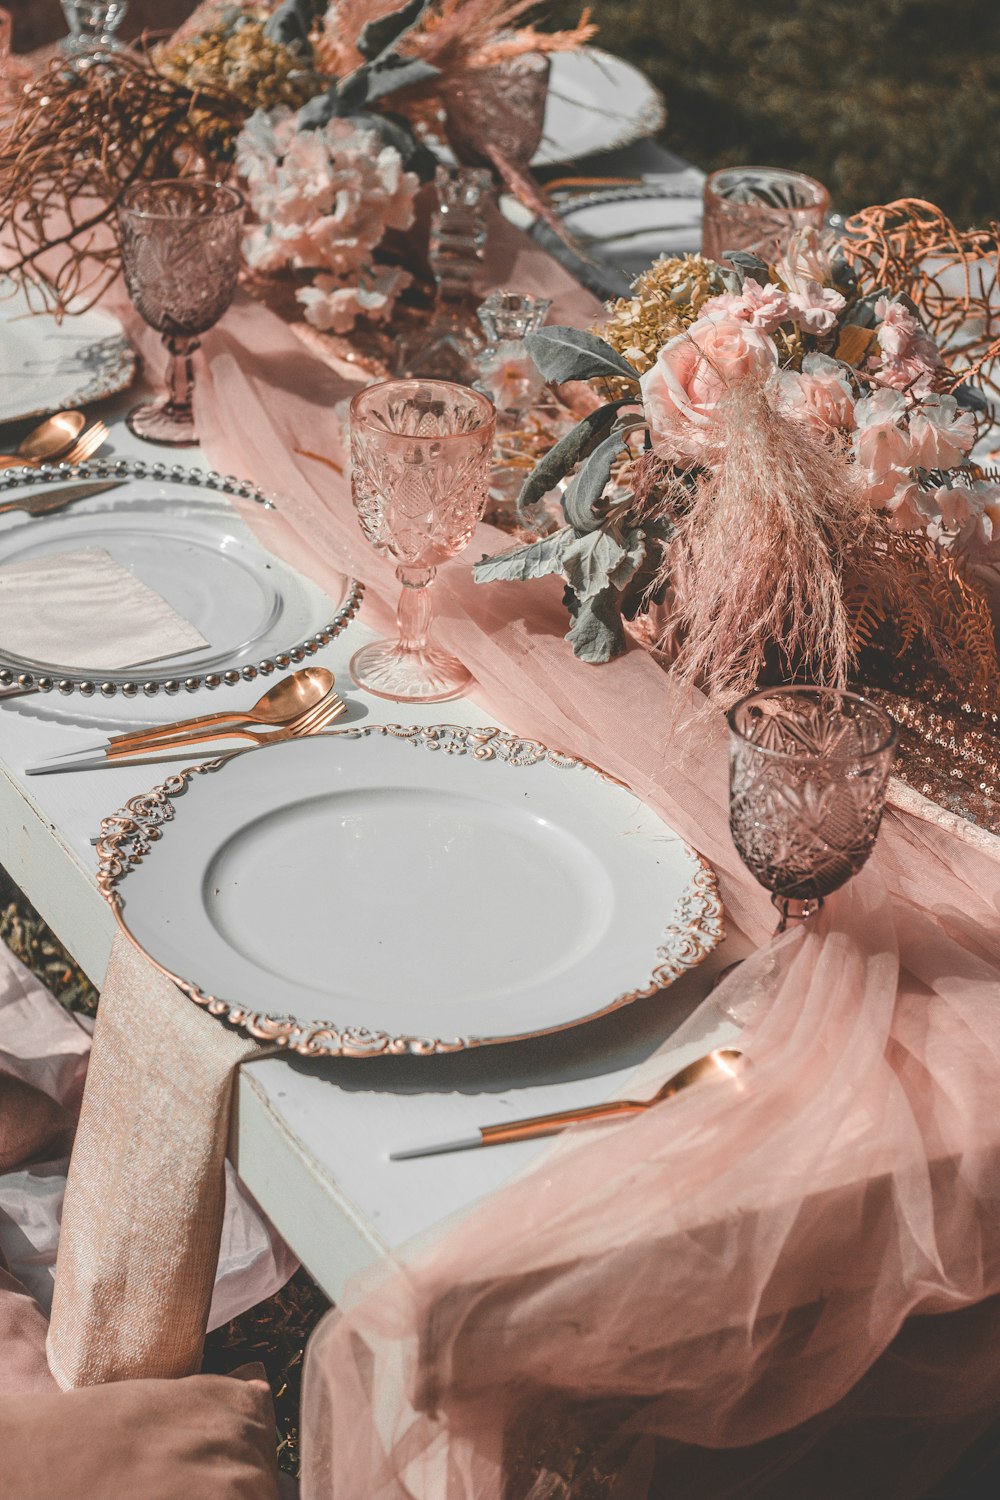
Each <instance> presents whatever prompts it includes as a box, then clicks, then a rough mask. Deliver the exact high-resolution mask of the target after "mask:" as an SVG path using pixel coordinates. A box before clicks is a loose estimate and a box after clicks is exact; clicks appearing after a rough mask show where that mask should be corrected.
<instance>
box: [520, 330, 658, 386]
mask: <svg viewBox="0 0 1000 1500" xmlns="http://www.w3.org/2000/svg"><path fill="white" fill-rule="evenodd" d="M524 342H525V346H526V348H527V350H528V353H529V354H530V355H531V357H532V359H533V360H534V361H535V364H536V365H537V366H538V368H539V370H540V371H541V372H542V374H543V375H544V376H545V379H546V380H552V381H555V383H556V384H557V385H561V384H562V383H563V381H566V380H593V379H595V378H596V377H597V376H600V375H604V376H608V375H613V376H615V377H616V378H617V379H619V380H622V379H624V380H631V381H633V382H635V383H636V384H638V381H639V372H638V370H635V369H633V367H632V366H631V365H630V364H629V362H628V360H627V359H623V358H622V356H621V355H620V354H618V353H617V352H616V351H615V350H614V349H612V347H611V345H610V344H606V343H605V342H604V340H603V339H599V338H598V337H597V335H596V334H595V333H587V332H586V331H585V330H584V329H583V328H566V327H562V326H560V325H559V324H557V323H554V324H553V325H552V326H551V327H550V328H539V329H538V331H537V332H536V333H529V334H527V335H526V336H525V340H524Z"/></svg>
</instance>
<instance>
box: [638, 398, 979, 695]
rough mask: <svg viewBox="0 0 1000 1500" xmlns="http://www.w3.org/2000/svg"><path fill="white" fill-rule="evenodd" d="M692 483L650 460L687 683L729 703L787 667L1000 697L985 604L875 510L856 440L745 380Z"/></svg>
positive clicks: (920, 540)
mask: <svg viewBox="0 0 1000 1500" xmlns="http://www.w3.org/2000/svg"><path fill="white" fill-rule="evenodd" d="M641 473H642V464H640V465H638V466H637V474H636V477H637V478H639V477H640V476H641ZM693 477H694V476H692V475H691V474H688V475H686V476H680V475H675V476H674V477H673V478H672V479H671V478H670V477H665V476H664V473H663V469H662V465H661V464H660V463H659V462H658V461H656V460H655V459H654V460H652V461H651V465H650V473H649V474H648V476H647V482H646V483H644V484H642V485H637V487H636V491H637V496H638V495H640V494H641V495H642V497H643V500H644V504H645V505H646V507H648V510H649V514H653V513H657V511H658V512H659V513H662V512H663V510H664V507H665V509H666V513H667V514H668V515H669V517H670V519H671V520H672V522H673V524H674V526H675V528H676V529H675V533H674V537H673V540H672V542H671V543H670V546H669V548H668V551H667V555H666V558H665V562H664V566H663V568H662V569H661V572H660V575H659V578H658V580H657V582H658V583H659V584H660V585H661V586H662V585H664V584H666V583H667V582H668V581H669V583H670V585H671V586H672V589H673V599H674V607H673V613H672V617H671V624H670V639H669V640H664V641H662V642H661V643H660V644H661V646H662V647H663V648H664V649H668V650H670V651H672V652H673V651H675V652H676V657H675V661H676V667H677V670H678V671H679V672H680V673H681V675H682V676H684V677H687V678H688V679H691V680H694V681H697V682H699V684H701V685H702V686H703V687H705V688H706V690H707V691H709V692H710V693H711V694H712V695H713V696H717V697H719V698H720V699H721V700H728V699H731V698H732V697H734V696H736V695H738V694H740V693H743V692H749V691H751V690H752V689H753V688H754V686H756V685H757V684H758V683H759V682H760V681H761V680H766V679H767V678H768V677H770V676H774V675H777V676H778V677H780V678H782V679H787V678H798V679H805V680H811V681H815V682H823V683H829V684H831V685H843V684H844V683H846V682H847V681H848V680H852V681H854V682H860V683H862V684H865V683H868V682H877V683H879V684H880V685H882V686H885V685H886V683H888V682H896V683H906V684H907V686H908V687H909V688H911V689H913V688H916V687H924V686H926V685H927V684H928V683H931V682H933V683H935V684H938V685H940V684H941V683H947V684H950V685H951V687H952V689H953V690H954V689H956V688H957V689H958V690H959V691H960V693H961V695H962V696H963V698H966V699H967V700H968V701H969V702H971V703H974V704H975V705H976V706H978V707H983V708H985V707H988V706H992V705H995V704H996V703H997V701H998V684H1000V663H998V660H997V651H996V646H995V643H994V634H993V622H992V617H991V614H990V609H989V605H988V604H987V602H986V600H985V599H984V598H983V597H982V595H981V594H980V593H979V592H978V591H977V590H976V588H975V587H974V586H973V585H972V584H971V583H970V581H969V580H968V579H967V578H966V577H965V575H964V574H963V572H962V569H961V565H960V563H959V562H958V561H956V559H955V558H953V557H951V556H950V555H949V554H947V553H945V552H942V551H941V550H940V549H939V548H938V547H936V546H935V545H934V544H933V543H932V542H931V541H930V540H929V539H928V538H927V537H926V535H924V534H918V533H912V532H903V531H898V530H896V529H894V527H893V526H892V524H891V522H890V520H889V518H888V517H886V516H885V515H883V514H880V513H879V512H877V511H874V510H873V509H872V508H871V506H870V505H869V503H868V500H867V498H866V496H865V491H864V486H863V484H862V482H861V479H860V476H859V474H858V470H857V465H856V464H854V463H853V461H852V460H851V457H850V454H849V451H848V450H847V449H846V448H844V447H839V446H837V445H836V444H835V443H833V442H831V441H830V440H829V439H824V438H823V437H821V436H819V435H818V434H816V433H814V432H813V431H811V430H810V429H808V428H804V427H803V426H802V425H801V424H799V423H795V422H794V421H790V420H789V418H788V417H786V416H783V415H782V414H781V413H780V412H776V411H775V410H774V409H773V407H772V405H771V404H770V402H769V401H768V399H767V397H766V395H765V393H764V391H763V389H762V387H761V386H760V385H759V384H758V383H756V382H754V381H744V382H742V383H741V384H740V385H738V386H736V387H735V388H734V389H733V391H732V392H731V393H730V395H729V396H728V398H727V399H726V401H725V402H724V403H723V405H722V407H721V408H720V412H719V416H718V429H717V432H716V434H715V435H714V439H713V447H712V453H711V456H710V463H709V467H707V468H705V469H701V470H699V471H698V473H697V476H696V477H695V483H696V490H695V491H694V495H692V488H691V483H692V478H693ZM658 495H659V496H660V497H661V499H660V501H659V504H658V503H657V496H658Z"/></svg>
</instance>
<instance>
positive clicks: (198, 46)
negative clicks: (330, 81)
mask: <svg viewBox="0 0 1000 1500" xmlns="http://www.w3.org/2000/svg"><path fill="white" fill-rule="evenodd" d="M152 58H153V61H154V63H155V65H156V68H157V71H158V72H160V73H162V74H163V76H164V77H166V78H172V79H173V80H174V82H175V83H180V84H183V85H184V86H185V87H187V88H189V89H192V90H196V91H197V90H201V89H205V90H207V91H208V92H213V91H218V88H219V84H220V82H222V83H224V84H225V88H226V92H227V93H228V94H231V95H233V96H234V97H235V98H236V99H238V100H239V101H240V103H241V104H242V105H243V106H244V108H245V109H246V112H247V114H250V113H252V112H253V110H255V109H276V108H277V107H278V106H279V105H282V104H285V105H287V106H288V107H289V108H290V109H299V108H300V107H301V105H303V104H305V102H306V100H307V99H311V98H312V96H313V94H317V93H319V92H320V91H321V90H322V89H323V88H324V87H325V80H324V79H323V78H321V77H320V76H319V75H318V74H317V73H316V72H315V71H314V69H313V68H312V67H304V66H303V65H302V61H301V59H300V58H298V57H297V56H296V54H295V53H294V52H292V51H291V50H290V49H289V48H288V47H285V46H283V45H282V43H281V42H275V41H272V40H271V38H270V37H269V36H267V34H266V33H265V31H264V20H263V19H250V18H248V19H247V20H246V21H245V22H244V23H243V25H241V26H238V27H236V28H235V29H234V28H232V27H230V26H227V25H226V24H225V23H224V22H219V23H217V24H216V25H214V26H209V27H207V28H206V30H205V31H203V32H201V33H200V34H199V35H197V36H195V37H192V38H191V39H190V40H187V41H180V42H178V41H177V40H176V38H174V39H173V40H172V41H171V42H169V43H167V44H164V45H163V46H160V47H157V48H155V49H154V51H153V53H152Z"/></svg>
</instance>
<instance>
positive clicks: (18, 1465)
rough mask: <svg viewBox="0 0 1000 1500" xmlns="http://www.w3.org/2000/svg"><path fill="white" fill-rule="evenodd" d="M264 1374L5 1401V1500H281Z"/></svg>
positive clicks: (1, 1410) (1, 1402)
mask: <svg viewBox="0 0 1000 1500" xmlns="http://www.w3.org/2000/svg"><path fill="white" fill-rule="evenodd" d="M2 1352H3V1356H4V1357H6V1354H7V1349H6V1348H4V1350H3V1351H2ZM262 1374H263V1372H262V1370H261V1367H260V1366H254V1365H251V1366H246V1367H245V1368H244V1370H243V1371H240V1372H238V1373H237V1376H236V1377H235V1378H234V1377H233V1376H229V1375H193V1376H190V1377H189V1378H188V1379H185V1380H132V1381H124V1382H122V1383H121V1384H117V1385H104V1386H89V1387H86V1388H84V1389H82V1390H76V1391H55V1390H53V1391H52V1392H51V1394H41V1393H35V1394H28V1393H25V1394H23V1395H16V1396H0V1476H2V1479H0V1491H2V1493H3V1495H4V1497H5V1500H57V1497H66V1500H69V1497H70V1496H72V1500H278V1472H277V1465H276V1462H275V1450H274V1409H273V1406H272V1403H271V1393H270V1391H269V1389H268V1386H267V1383H266V1381H265V1380H264V1379H263V1378H259V1376H262Z"/></svg>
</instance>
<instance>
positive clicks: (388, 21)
mask: <svg viewBox="0 0 1000 1500" xmlns="http://www.w3.org/2000/svg"><path fill="white" fill-rule="evenodd" d="M427 5H428V0H407V3H406V4H405V5H403V6H401V7H400V9H399V10H392V11H390V12H389V14H388V15H385V16H378V17H376V19H375V20H374V21H369V22H368V24H367V25H366V26H363V27H362V28H361V35H360V36H359V37H358V41H357V48H358V51H359V52H360V53H361V56H362V57H365V58H367V59H368V61H369V62H373V61H374V59H375V58H376V57H378V56H379V54H380V53H382V52H384V51H385V49H386V48H387V47H391V46H392V44H393V43H394V42H398V41H399V40H400V38H401V37H404V36H405V35H406V33H407V32H408V31H412V29H413V27H414V26H415V25H416V23H417V22H418V21H419V20H420V17H421V16H422V15H423V13H424V11H425V10H426V9H427ZM324 8H325V7H324Z"/></svg>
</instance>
